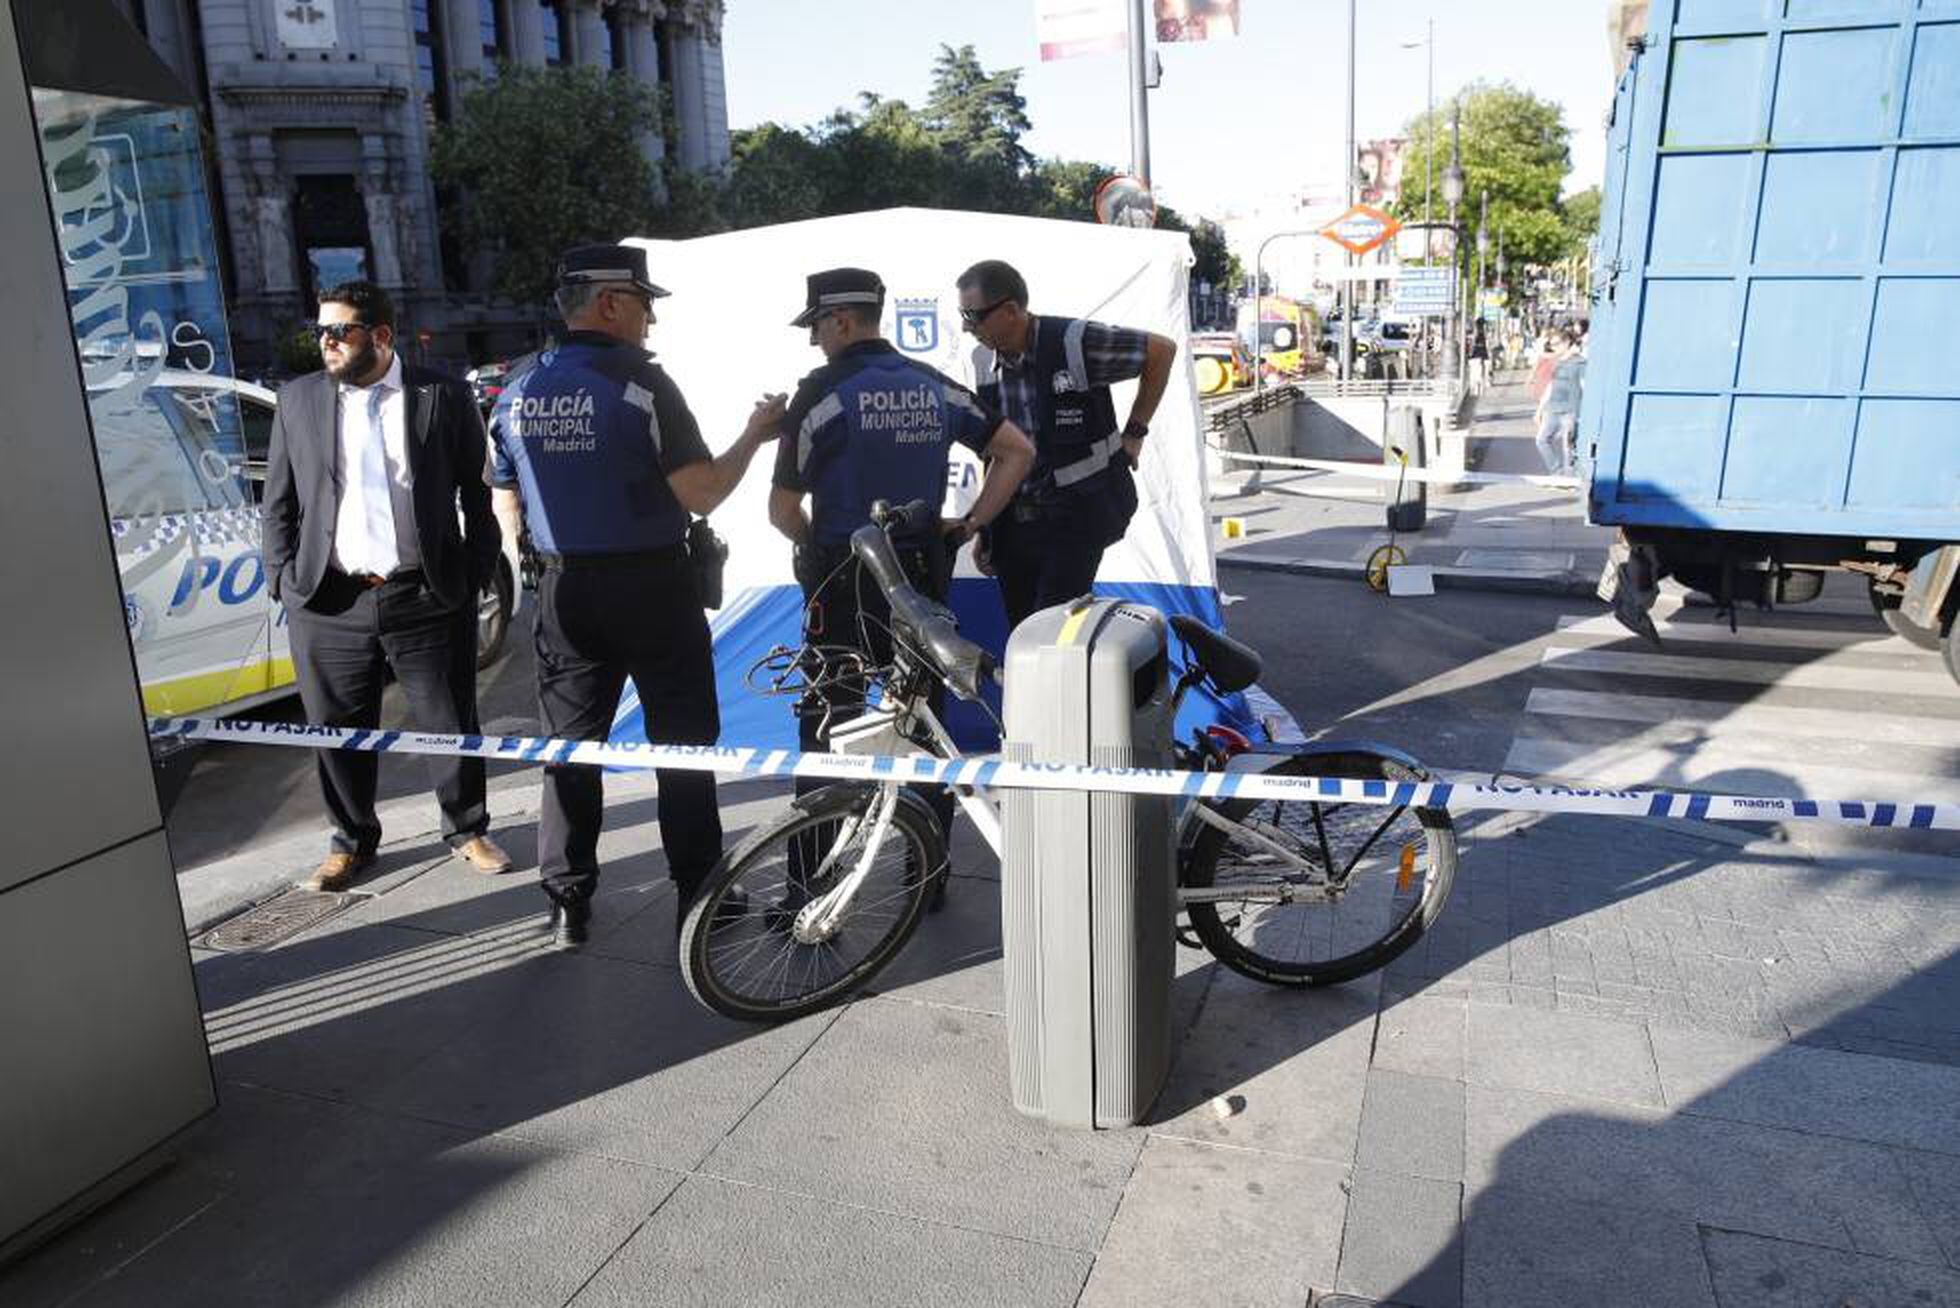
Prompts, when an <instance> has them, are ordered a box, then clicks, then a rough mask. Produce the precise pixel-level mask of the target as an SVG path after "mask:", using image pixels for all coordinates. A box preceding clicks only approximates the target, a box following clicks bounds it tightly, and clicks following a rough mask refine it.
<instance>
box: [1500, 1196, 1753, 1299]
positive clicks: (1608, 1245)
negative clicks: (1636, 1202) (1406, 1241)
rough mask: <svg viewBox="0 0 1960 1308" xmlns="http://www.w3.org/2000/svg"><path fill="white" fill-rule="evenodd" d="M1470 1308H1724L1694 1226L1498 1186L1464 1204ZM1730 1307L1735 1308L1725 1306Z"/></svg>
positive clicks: (1671, 1217) (1669, 1216)
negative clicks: (1719, 1307)
mask: <svg viewBox="0 0 1960 1308" xmlns="http://www.w3.org/2000/svg"><path fill="white" fill-rule="evenodd" d="M1463 1303H1464V1308H1574V1305H1578V1304H1583V1305H1585V1306H1586V1308H1659V1305H1663V1304H1665V1305H1666V1306H1667V1308H1716V1301H1715V1299H1714V1297H1713V1295H1712V1293H1711V1292H1710V1290H1709V1287H1708V1275H1707V1272H1706V1271H1705V1270H1704V1268H1703V1266H1702V1260H1701V1247H1700V1243H1699V1241H1698V1239H1697V1235H1696V1230H1695V1225H1694V1223H1693V1222H1692V1221H1691V1220H1690V1219H1688V1218H1685V1217H1682V1216H1679V1215H1678V1214H1673V1213H1660V1212H1655V1211H1654V1210H1652V1209H1647V1208H1629V1207H1620V1206H1617V1205H1608V1204H1592V1203H1583V1202H1579V1201H1575V1200H1572V1199H1567V1198H1563V1197H1560V1196H1553V1195H1544V1194H1538V1193H1535V1192H1533V1191H1530V1190H1523V1189H1510V1188H1497V1189H1486V1190H1471V1189H1469V1188H1468V1187H1466V1189H1465V1191H1464V1197H1463ZM1722 1308H1730V1305H1729V1304H1728V1303H1727V1301H1724V1302H1723V1304H1722Z"/></svg>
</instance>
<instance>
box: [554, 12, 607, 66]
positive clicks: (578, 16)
mask: <svg viewBox="0 0 1960 1308" xmlns="http://www.w3.org/2000/svg"><path fill="white" fill-rule="evenodd" d="M559 3H560V4H563V5H567V6H569V7H570V9H571V14H572V22H571V28H572V48H571V49H570V50H567V51H566V52H565V62H566V63H568V64H570V65H572V66H573V67H576V68H597V69H599V70H600V71H602V72H603V71H605V70H606V69H608V68H611V67H612V65H611V64H610V63H608V62H607V61H606V20H605V18H604V16H603V15H601V14H600V13H599V0H559Z"/></svg>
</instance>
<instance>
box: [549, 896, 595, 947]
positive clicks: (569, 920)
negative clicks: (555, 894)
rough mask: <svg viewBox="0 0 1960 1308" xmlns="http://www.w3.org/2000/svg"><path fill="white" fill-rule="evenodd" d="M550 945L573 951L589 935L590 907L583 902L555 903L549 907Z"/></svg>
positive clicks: (590, 924)
mask: <svg viewBox="0 0 1960 1308" xmlns="http://www.w3.org/2000/svg"><path fill="white" fill-rule="evenodd" d="M550 925H551V943H552V944H554V945H557V946H559V947H561V948H564V949H575V948H577V947H578V946H580V945H582V944H584V943H585V941H586V937H587V936H588V935H590V934H591V926H592V905H590V904H588V903H585V902H584V901H582V900H581V901H576V902H573V903H565V902H563V901H556V902H554V903H553V904H552V905H551V924H550Z"/></svg>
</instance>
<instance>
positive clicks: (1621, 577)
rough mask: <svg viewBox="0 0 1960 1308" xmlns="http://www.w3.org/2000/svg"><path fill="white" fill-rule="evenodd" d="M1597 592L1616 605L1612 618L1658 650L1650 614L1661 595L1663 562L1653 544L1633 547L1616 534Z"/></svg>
mask: <svg viewBox="0 0 1960 1308" xmlns="http://www.w3.org/2000/svg"><path fill="white" fill-rule="evenodd" d="M1596 593H1597V594H1598V595H1599V598H1600V599H1602V600H1604V601H1605V602H1606V603H1608V604H1611V605H1612V606H1613V617H1614V619H1615V620H1616V621H1617V622H1618V623H1619V624H1620V625H1621V626H1622V627H1625V628H1626V629H1627V630H1628V631H1631V632H1632V633H1633V634H1634V635H1636V636H1638V637H1640V638H1641V639H1642V640H1644V641H1646V642H1647V643H1648V644H1650V645H1652V646H1653V647H1654V648H1655V649H1659V648H1660V647H1661V636H1660V632H1658V631H1656V630H1655V629H1654V619H1653V616H1652V612H1651V611H1652V609H1653V607H1654V602H1655V601H1656V600H1658V599H1660V596H1661V559H1660V554H1659V552H1658V551H1656V550H1655V549H1654V547H1653V546H1652V545H1636V544H1633V543H1632V542H1631V541H1629V540H1628V539H1627V534H1626V533H1625V532H1624V531H1619V532H1615V533H1613V545H1612V548H1610V549H1609V550H1608V551H1607V552H1606V566H1605V567H1604V568H1602V569H1601V570H1600V574H1599V586H1598V588H1597V592H1596Z"/></svg>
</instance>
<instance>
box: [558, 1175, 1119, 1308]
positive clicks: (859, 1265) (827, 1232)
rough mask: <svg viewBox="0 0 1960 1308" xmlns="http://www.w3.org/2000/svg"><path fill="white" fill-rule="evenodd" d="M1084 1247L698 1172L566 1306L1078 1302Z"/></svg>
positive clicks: (764, 1307)
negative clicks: (1014, 1236) (1021, 1237)
mask: <svg viewBox="0 0 1960 1308" xmlns="http://www.w3.org/2000/svg"><path fill="white" fill-rule="evenodd" d="M1089 1262H1090V1256H1089V1255H1088V1254H1086V1253H1082V1252H1078V1251H1074V1250H1068V1249H1057V1248H1055V1247H1053V1246H1051V1245H1043V1244H1035V1243H1031V1242H1028V1241H1024V1240H1012V1239H1008V1238H1006V1237H1004V1236H998V1235H989V1234H985V1233H982V1232H978V1231H968V1230H961V1229H959V1228H958V1227H952V1226H943V1225H939V1224H937V1223H934V1222H924V1221H919V1220H917V1219H916V1218H912V1217H903V1216H897V1215H894V1214H891V1213H881V1212H876V1211H873V1210H871V1209H865V1208H851V1207H846V1206H844V1205H841V1204H837V1203H833V1202H830V1201H828V1200H826V1199H821V1198H812V1197H809V1196H806V1195H796V1194H787V1193H784V1192H783V1191H780V1190H770V1189H766V1188H763V1187H760V1186H753V1185H737V1184H734V1183H732V1182H727V1181H719V1180H715V1179H714V1178H712V1177H703V1176H692V1177H689V1178H688V1179H687V1181H686V1183H685V1184H683V1185H682V1186H681V1188H680V1190H679V1191H678V1192H677V1193H675V1194H674V1195H673V1197H672V1198H670V1199H669V1200H668V1201H667V1202H666V1203H664V1204H662V1205H661V1207H660V1210H659V1211H658V1212H657V1213H655V1214H654V1215H653V1218H652V1220H651V1221H649V1222H648V1223H647V1224H646V1226H645V1227H644V1228H643V1229H642V1230H640V1231H639V1232H637V1233H636V1234H635V1235H634V1236H633V1238H632V1239H631V1240H629V1241H628V1242H627V1243H626V1245H625V1247H624V1248H622V1249H621V1250H620V1251H619V1252H618V1253H617V1254H616V1255H615V1256H614V1257H613V1258H612V1259H611V1260H610V1261H609V1262H607V1263H606V1265H605V1266H604V1267H603V1268H602V1269H600V1271H599V1274H598V1275H597V1276H595V1277H593V1278H592V1282H591V1284H589V1285H587V1286H586V1287H585V1288H584V1289H582V1290H581V1291H579V1293H578V1295H577V1296H576V1297H575V1298H573V1299H572V1300H571V1303H570V1305H569V1308H608V1306H610V1305H620V1306H621V1308H627V1306H631V1308H641V1306H642V1305H646V1304H655V1303H657V1304H661V1305H672V1306H673V1308H684V1306H685V1305H712V1306H713V1308H724V1306H725V1305H729V1304H743V1305H754V1308H772V1306H773V1305H785V1306H787V1305H807V1304H823V1303H846V1302H848V1303H850V1304H852V1305H862V1308H881V1306H883V1305H889V1306H890V1308H912V1306H913V1305H919V1304H946V1305H973V1306H974V1308H980V1306H982V1305H997V1304H1017V1305H1027V1306H1028V1308H1041V1306H1042V1305H1055V1306H1056V1308H1065V1306H1066V1305H1068V1304H1072V1303H1074V1302H1075V1299H1076V1295H1077V1294H1078V1293H1079V1292H1080V1291H1081V1288H1082V1281H1083V1277H1084V1276H1085V1275H1087V1273H1088V1270H1089Z"/></svg>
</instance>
